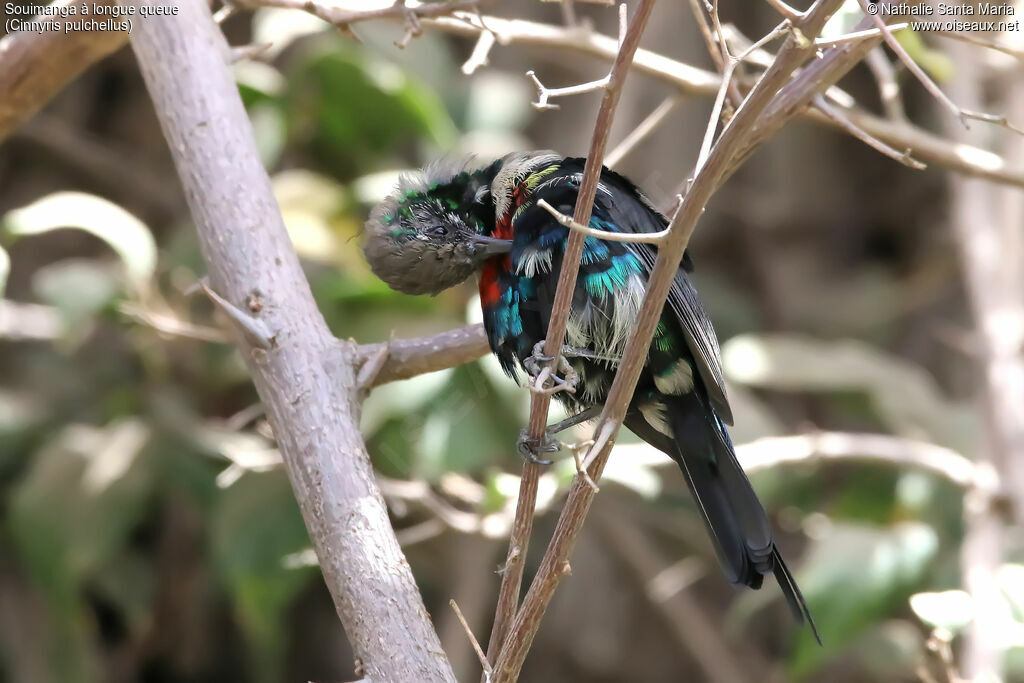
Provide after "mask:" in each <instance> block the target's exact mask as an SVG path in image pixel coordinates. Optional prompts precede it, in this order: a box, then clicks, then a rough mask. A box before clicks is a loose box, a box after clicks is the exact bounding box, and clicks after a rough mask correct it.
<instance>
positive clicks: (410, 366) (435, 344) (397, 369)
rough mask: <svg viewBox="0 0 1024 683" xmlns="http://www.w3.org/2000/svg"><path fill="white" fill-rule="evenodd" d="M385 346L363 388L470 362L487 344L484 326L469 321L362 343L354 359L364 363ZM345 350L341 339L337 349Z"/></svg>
mask: <svg viewBox="0 0 1024 683" xmlns="http://www.w3.org/2000/svg"><path fill="white" fill-rule="evenodd" d="M385 350H386V355H385V357H384V360H383V364H382V365H381V367H380V369H379V370H378V371H377V373H376V374H375V376H374V377H373V378H372V381H371V382H370V384H369V385H368V386H366V387H364V388H370V387H375V386H378V385H380V384H387V383H388V382H395V381H397V380H400V379H409V378H410V377H415V376H417V375H422V374H424V373H427V372H434V371H436V370H444V369H446V368H452V367H455V366H457V365H462V364H463V363H471V362H473V361H475V360H476V359H478V358H481V357H482V356H484V355H486V354H487V352H488V351H490V348H489V347H488V345H487V335H486V334H484V326H483V325H469V326H468V327H460V328H458V329H455V330H449V331H448V332H441V333H440V334H435V335H432V336H429V337H417V338H414V339H393V340H391V341H389V342H382V343H379V344H362V345H360V346H359V347H358V349H357V350H356V353H357V357H358V361H357V362H358V363H359V364H360V365H361V364H363V363H366V362H368V361H369V360H370V359H372V358H375V357H376V356H377V355H378V354H380V353H381V352H382V351H385ZM348 351H349V344H348V343H344V342H343V343H341V347H340V352H341V353H348Z"/></svg>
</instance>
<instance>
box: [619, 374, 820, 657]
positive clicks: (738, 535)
mask: <svg viewBox="0 0 1024 683" xmlns="http://www.w3.org/2000/svg"><path fill="white" fill-rule="evenodd" d="M654 401H657V403H661V404H662V405H664V409H661V408H657V407H654V406H655V405H656V403H654ZM652 410H657V411H659V413H658V415H657V418H658V419H651V418H652V417H654V415H653V414H652V412H651V411H652ZM661 418H663V420H662V419H661ZM652 423H659V424H658V425H657V426H659V427H661V431H659V430H658V429H656V428H655V425H654V424H652ZM626 426H627V427H629V428H630V429H631V430H633V432H635V433H636V434H637V435H638V436H640V437H641V438H642V439H644V440H645V441H647V442H648V443H650V444H651V445H652V446H655V447H656V448H658V449H660V450H662V451H664V452H665V453H667V454H668V455H669V457H671V458H672V459H673V460H675V461H676V462H677V463H678V464H679V468H680V469H681V470H682V471H683V474H684V475H686V483H687V484H688V485H689V487H690V492H691V493H692V494H693V497H694V500H695V501H696V503H697V508H698V509H699V510H700V511H701V515H702V516H703V518H704V523H705V525H706V526H707V529H708V534H709V535H710V536H711V541H712V544H713V545H714V547H715V552H716V553H717V554H718V561H719V564H721V566H722V571H723V572H724V573H725V575H726V577H727V578H728V579H729V580H730V581H731V582H733V583H737V584H744V585H747V586H750V587H751V588H760V587H761V583H762V582H763V581H764V576H765V575H766V574H775V578H776V580H777V581H778V582H779V586H780V587H781V588H782V592H783V594H784V595H785V596H786V602H787V603H789V608H790V611H791V612H792V613H793V616H794V618H795V619H796V620H797V621H798V622H799V623H801V624H802V623H804V620H805V619H806V621H807V623H808V624H810V627H811V630H812V631H813V632H814V637H815V639H817V641H818V643H819V644H820V643H821V638H820V637H819V636H818V629H817V628H816V627H815V625H814V620H813V619H812V618H811V614H810V612H809V611H808V609H807V603H806V602H805V601H804V596H803V594H802V593H801V592H800V588H799V587H798V586H797V584H796V581H795V580H794V578H793V574H792V573H791V572H790V571H789V567H787V566H786V563H785V561H783V559H782V555H781V554H780V553H779V549H778V547H776V545H775V541H774V539H773V536H772V528H771V523H770V522H769V520H768V516H767V515H766V514H765V511H764V508H763V507H762V506H761V501H759V500H758V499H757V494H755V493H754V489H753V487H752V486H751V485H750V480H748V479H747V475H746V474H744V472H743V468H742V467H740V464H739V461H737V460H736V454H735V453H734V452H733V446H732V441H731V440H730V439H729V435H728V433H727V432H726V431H725V425H723V424H722V423H721V421H720V420H719V419H718V417H717V416H716V415H715V413H714V410H713V408H711V406H710V405H708V404H707V402H706V401H704V400H702V398H701V397H700V396H698V394H697V392H690V393H688V394H686V395H683V396H658V397H656V398H652V403H650V404H648V405H647V406H646V407H645V406H644V405H643V404H641V407H638V409H637V410H636V411H634V412H631V413H630V415H629V416H628V417H627V418H626ZM666 426H667V427H669V428H671V432H672V434H673V435H674V439H673V438H670V437H668V436H667V435H666V434H665V433H664V432H665V431H667V430H666V429H665V427H666Z"/></svg>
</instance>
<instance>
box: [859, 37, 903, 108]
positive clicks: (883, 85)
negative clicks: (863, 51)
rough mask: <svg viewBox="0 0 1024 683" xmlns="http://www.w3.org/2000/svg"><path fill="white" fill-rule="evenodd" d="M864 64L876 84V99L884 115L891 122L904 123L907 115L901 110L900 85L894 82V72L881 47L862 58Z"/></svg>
mask: <svg viewBox="0 0 1024 683" xmlns="http://www.w3.org/2000/svg"><path fill="white" fill-rule="evenodd" d="M864 63H865V64H867V66H868V68H869V69H871V73H872V74H874V76H875V81H877V82H878V97H879V99H881V100H882V108H883V109H885V115H886V116H888V117H889V118H890V119H892V120H893V121H906V120H907V113H906V111H905V110H904V109H903V97H902V95H901V94H900V84H899V82H898V81H897V80H896V70H895V69H893V66H892V62H890V61H889V58H888V57H887V56H886V54H885V50H883V49H882V47H881V46H879V47H876V48H874V49H872V50H871V52H869V53H868V55H867V57H865V58H864Z"/></svg>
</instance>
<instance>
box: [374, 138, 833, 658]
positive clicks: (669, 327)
mask: <svg viewBox="0 0 1024 683" xmlns="http://www.w3.org/2000/svg"><path fill="white" fill-rule="evenodd" d="M585 164H586V159H582V158H576V157H568V158H563V157H561V156H560V155H558V154H555V153H553V152H550V151H534V152H517V153H513V154H509V155H507V156H504V157H502V158H500V159H497V160H496V161H494V162H492V163H490V164H487V165H480V164H479V163H474V162H473V161H472V160H461V161H453V160H445V161H440V162H436V163H434V164H431V165H428V166H426V167H425V168H424V169H423V170H422V171H420V172H418V173H415V174H411V175H406V176H403V177H401V178H400V180H399V181H398V184H397V186H396V188H395V190H394V192H393V193H392V194H391V195H390V196H388V197H387V198H386V199H385V200H384V201H383V202H381V203H380V204H379V205H378V206H376V207H375V208H374V209H373V211H372V212H371V213H370V216H369V219H368V220H367V223H366V233H365V243H364V251H365V254H366V258H367V261H368V262H369V264H370V267H371V268H372V269H373V272H374V273H376V274H377V276H378V277H380V278H381V279H382V280H384V281H385V282H386V283H387V284H388V285H390V286H391V287H392V288H393V289H396V290H398V291H400V292H405V293H408V294H437V293H438V292H440V291H442V290H444V289H447V288H449V287H453V286H455V285H457V284H459V283H461V282H463V281H465V280H466V279H468V278H469V277H470V276H471V275H473V274H474V273H479V287H480V303H481V306H482V308H483V320H484V328H485V330H486V332H487V339H488V342H489V343H490V347H491V350H492V351H493V352H494V353H495V355H496V356H497V357H498V360H499V362H500V363H501V367H502V368H503V369H504V370H505V372H506V373H508V374H509V375H510V376H512V377H513V378H515V377H516V374H517V367H520V368H522V369H524V370H525V371H526V372H528V373H529V374H532V375H536V374H537V373H538V370H539V368H540V367H542V366H543V364H544V363H545V362H549V361H552V360H554V359H552V358H548V357H545V356H543V355H542V353H541V345H542V343H543V341H544V339H545V336H546V334H547V328H548V321H549V319H550V317H551V310H552V303H553V300H554V296H555V288H556V285H557V282H558V274H559V270H560V268H561V265H562V258H563V253H564V251H565V246H566V242H567V240H568V235H569V229H568V228H566V227H565V226H563V225H562V224H561V223H559V222H558V221H557V220H556V219H555V217H554V216H553V215H552V214H551V213H550V212H549V211H547V210H546V209H545V208H543V207H541V206H539V205H538V202H540V200H542V199H544V200H546V201H547V203H548V204H550V205H551V206H552V207H554V208H555V209H557V210H558V211H559V212H561V213H562V214H565V215H570V216H571V215H572V213H573V210H574V207H575V205H576V200H577V196H578V194H579V189H580V183H581V182H582V179H583V171H584V166H585ZM667 225H668V220H667V219H666V217H665V216H664V215H662V214H661V213H660V212H659V211H658V210H657V209H655V208H654V206H653V205H652V204H651V202H650V201H648V199H647V198H646V197H645V196H644V194H643V193H642V192H641V191H640V190H639V189H638V188H637V186H636V185H634V184H633V183H631V182H630V181H629V180H627V179H626V178H624V177H623V176H621V175H619V174H618V173H615V172H613V171H611V170H609V169H607V168H603V169H602V171H601V177H600V181H599V183H598V188H597V194H596V197H595V199H594V205H593V211H592V217H591V219H590V227H592V228H596V229H599V230H604V231H609V232H618V233H651V232H658V231H661V230H664V229H665V228H666V227H667ZM657 252H658V250H657V247H656V246H655V245H652V244H645V243H638V242H630V243H626V242H613V241H608V240H603V239H600V238H598V237H593V236H588V237H587V238H586V240H585V242H584V248H583V256H582V259H581V261H580V270H579V277H578V280H577V282H576V289H575V291H574V293H573V299H572V306H571V310H570V314H569V319H568V327H567V330H566V341H565V347H564V348H563V349H562V354H561V356H560V358H559V360H561V361H563V363H562V365H563V368H564V369H565V370H566V372H565V374H566V375H567V376H568V375H571V376H572V378H571V380H570V379H569V377H566V378H563V381H572V382H573V384H574V386H573V387H572V389H573V391H560V392H558V393H556V394H555V396H556V397H557V398H558V399H559V400H560V401H561V402H562V403H563V404H564V405H565V406H566V409H567V410H568V411H569V413H570V415H573V416H574V417H573V418H570V420H567V421H564V422H563V423H559V425H556V426H555V427H553V428H552V430H551V431H557V430H559V429H562V428H565V426H566V425H567V424H570V423H576V422H580V421H583V420H584V419H589V418H592V417H596V416H597V414H598V413H599V412H600V410H601V407H602V406H603V404H604V401H605V399H606V397H607V392H608V389H609V387H610V386H611V382H612V379H613V377H614V374H615V369H616V367H617V366H618V362H619V360H620V359H621V357H622V354H623V351H624V349H625V345H626V342H627V340H628V339H629V336H630V332H631V331H632V330H633V329H634V327H635V324H636V320H637V314H638V312H639V310H640V305H641V303H642V301H643V298H644V293H645V289H646V284H647V279H648V277H649V275H650V272H651V269H652V268H653V267H654V261H655V258H656V257H657ZM692 271H693V262H692V261H691V259H690V257H689V254H685V255H684V256H683V259H682V263H681V264H680V266H679V269H678V272H677V273H676V277H675V282H674V283H673V286H672V289H671V291H670V293H669V296H668V299H667V301H666V302H665V307H664V309H663V311H662V314H661V319H660V321H659V322H658V326H657V329H656V331H655V335H654V339H653V342H652V344H651V347H650V349H649V350H648V353H647V361H646V365H645V366H644V370H643V373H642V374H641V375H640V379H639V381H638V382H637V385H636V389H635V391H634V394H633V398H632V401H631V403H630V406H629V411H628V413H627V415H626V419H625V425H626V426H627V427H628V428H629V429H630V430H632V431H633V432H634V433H635V434H637V435H638V436H639V437H640V438H642V439H643V440H644V441H646V442H647V443H649V444H651V445H652V446H654V447H655V448H657V449H659V450H661V451H662V452H664V453H665V454H667V455H668V456H669V457H670V458H672V460H674V461H675V462H676V463H677V464H678V465H679V468H680V469H681V470H682V472H683V475H684V476H685V477H686V483H687V484H688V485H689V488H690V492H691V493H692V494H693V497H694V500H695V501H696V503H697V509H698V510H699V511H700V513H701V516H702V517H703V519H704V523H705V525H706V526H707V530H708V534H709V536H710V537H711V541H712V544H713V545H714V548H715V551H716V554H717V556H718V560H719V563H720V565H721V567H722V571H723V572H724V574H725V576H726V578H728V579H729V581H731V582H732V583H735V584H742V585H746V586H749V587H751V588H755V589H756V588H760V587H761V584H762V582H763V580H764V576H765V575H767V574H774V575H775V578H776V580H777V581H778V582H779V586H780V587H781V588H782V592H783V593H784V594H785V596H786V601H787V602H788V604H789V607H790V611H791V612H792V613H793V615H794V617H795V618H796V620H797V621H798V622H800V623H804V621H805V619H806V621H807V623H808V624H810V627H811V629H812V632H813V633H814V636H815V638H816V639H818V641H819V642H820V638H819V637H818V632H817V629H816V628H815V625H814V621H813V620H812V619H811V615H810V612H809V611H808V609H807V603H806V602H805V601H804V597H803V594H802V593H801V592H800V588H799V587H798V586H797V584H796V581H795V580H794V578H793V575H792V573H791V572H790V571H789V568H788V567H787V566H786V563H785V561H784V560H783V559H782V555H781V554H780V553H779V549H778V547H777V546H776V545H775V541H774V538H773V535H772V527H771V523H770V522H769V520H768V516H767V515H766V514H765V511H764V508H763V507H762V506H761V502H760V501H759V500H758V498H757V495H756V494H755V493H754V489H753V487H751V485H750V481H749V480H748V479H747V477H746V475H745V474H744V472H743V469H742V467H741V466H740V464H739V462H738V461H737V459H736V454H735V452H734V450H733V444H732V441H731V439H730V438H729V433H728V431H727V429H726V425H731V424H732V423H733V416H732V410H731V409H730V407H729V401H728V398H727V397H726V391H725V379H724V377H723V373H722V363H721V359H720V352H719V348H718V340H717V338H716V336H715V332H714V329H713V328H712V326H711V321H710V320H709V319H708V316H707V314H706V313H705V312H704V307H703V306H702V305H701V302H700V298H699V296H698V295H697V290H696V289H694V286H693V284H692V283H691V282H690V279H689V277H688V276H687V274H688V273H690V272H692ZM566 362H567V367H566ZM556 448H557V444H556V442H553V441H549V440H545V441H544V442H542V443H536V442H531V441H530V440H528V439H526V438H525V437H524V438H522V439H521V442H520V451H521V453H523V455H524V456H525V457H527V458H528V459H531V460H534V461H535V462H543V463H546V462H547V461H544V460H541V459H540V458H539V457H538V453H539V452H550V451H552V450H555V449H556Z"/></svg>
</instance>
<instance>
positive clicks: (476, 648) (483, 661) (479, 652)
mask: <svg viewBox="0 0 1024 683" xmlns="http://www.w3.org/2000/svg"><path fill="white" fill-rule="evenodd" d="M448 604H449V605H450V606H451V608H452V611H453V612H455V617H456V618H457V619H458V620H459V623H460V624H462V628H463V630H465V631H466V637H467V638H469V644H470V645H472V646H473V652H475V653H476V656H477V659H479V660H480V666H481V667H482V668H483V670H484V679H485V680H487V681H490V680H491V671H492V669H491V663H490V662H488V661H487V655H485V654H484V651H483V648H481V647H480V643H479V642H478V641H477V639H476V636H474V635H473V630H472V629H471V628H469V623H468V622H467V621H466V617H464V616H462V610H460V609H459V605H458V603H457V602H455V601H454V600H449V601H448Z"/></svg>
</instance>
